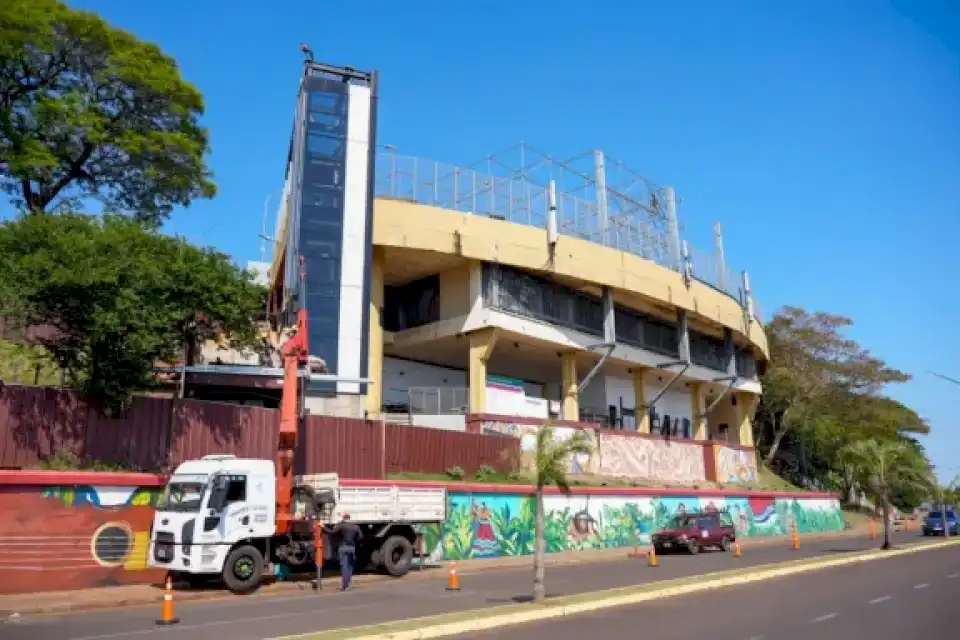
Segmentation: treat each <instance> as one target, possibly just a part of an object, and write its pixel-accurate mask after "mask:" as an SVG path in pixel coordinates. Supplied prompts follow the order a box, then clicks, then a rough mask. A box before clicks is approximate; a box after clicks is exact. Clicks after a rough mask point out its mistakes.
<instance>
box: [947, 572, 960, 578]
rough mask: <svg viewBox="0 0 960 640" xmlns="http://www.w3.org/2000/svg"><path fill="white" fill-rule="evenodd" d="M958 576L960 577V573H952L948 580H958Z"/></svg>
mask: <svg viewBox="0 0 960 640" xmlns="http://www.w3.org/2000/svg"><path fill="white" fill-rule="evenodd" d="M957 576H960V573H951V574H950V575H948V576H947V577H948V578H956V577H957Z"/></svg>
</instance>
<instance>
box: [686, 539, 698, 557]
mask: <svg viewBox="0 0 960 640" xmlns="http://www.w3.org/2000/svg"><path fill="white" fill-rule="evenodd" d="M687 551H689V552H690V555H692V556H695V555H697V554H698V553H700V545H699V544H697V541H696V540H691V541H690V542H688V543H687Z"/></svg>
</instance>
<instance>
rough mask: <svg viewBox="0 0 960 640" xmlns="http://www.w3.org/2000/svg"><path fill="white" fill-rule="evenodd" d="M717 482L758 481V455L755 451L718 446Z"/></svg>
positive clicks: (745, 482)
mask: <svg viewBox="0 0 960 640" xmlns="http://www.w3.org/2000/svg"><path fill="white" fill-rule="evenodd" d="M716 456H717V482H719V483H721V484H753V483H755V482H757V481H758V479H759V478H758V473H757V456H756V453H754V452H753V451H745V450H743V449H734V448H732V447H721V446H717V447H716Z"/></svg>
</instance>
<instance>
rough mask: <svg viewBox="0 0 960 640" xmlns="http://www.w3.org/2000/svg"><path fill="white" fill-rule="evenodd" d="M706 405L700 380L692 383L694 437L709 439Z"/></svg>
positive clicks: (691, 407)
mask: <svg viewBox="0 0 960 640" xmlns="http://www.w3.org/2000/svg"><path fill="white" fill-rule="evenodd" d="M705 409H706V405H704V397H703V386H702V385H701V384H700V383H699V382H695V383H694V384H692V385H690V421H691V422H692V423H693V439H694V440H706V439H707V416H706V415H705V414H706V411H705Z"/></svg>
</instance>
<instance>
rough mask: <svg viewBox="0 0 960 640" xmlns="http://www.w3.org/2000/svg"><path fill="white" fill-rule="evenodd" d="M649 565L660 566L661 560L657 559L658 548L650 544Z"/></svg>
mask: <svg viewBox="0 0 960 640" xmlns="http://www.w3.org/2000/svg"><path fill="white" fill-rule="evenodd" d="M647 566H650V567H659V566H660V560H658V559H657V549H656V548H655V547H654V546H653V545H650V551H649V552H647Z"/></svg>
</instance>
